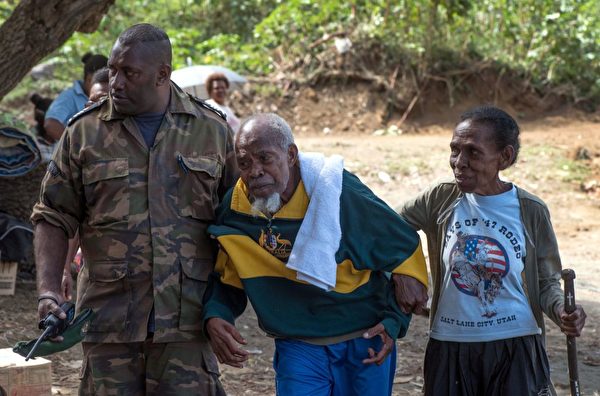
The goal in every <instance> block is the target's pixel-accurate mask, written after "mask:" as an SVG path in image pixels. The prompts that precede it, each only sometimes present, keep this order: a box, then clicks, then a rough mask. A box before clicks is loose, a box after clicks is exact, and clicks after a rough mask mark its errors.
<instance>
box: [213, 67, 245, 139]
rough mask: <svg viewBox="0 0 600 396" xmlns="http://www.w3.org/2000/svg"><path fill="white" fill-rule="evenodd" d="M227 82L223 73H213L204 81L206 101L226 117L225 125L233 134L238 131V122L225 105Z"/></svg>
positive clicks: (229, 108)
mask: <svg viewBox="0 0 600 396" xmlns="http://www.w3.org/2000/svg"><path fill="white" fill-rule="evenodd" d="M228 90H229V80H228V79H227V77H226V76H225V74H223V73H213V74H211V75H210V76H208V78H207V79H206V92H208V96H210V99H208V100H207V101H206V103H208V104H209V105H211V106H213V107H215V108H217V109H218V110H221V111H222V112H223V113H225V115H226V116H227V123H228V124H229V126H230V127H231V129H232V130H233V132H234V133H237V131H238V129H240V120H239V119H238V118H237V117H236V115H235V113H234V112H233V110H232V109H231V107H229V106H227V105H226V102H227V91H228Z"/></svg>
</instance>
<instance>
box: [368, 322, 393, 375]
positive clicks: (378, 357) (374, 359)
mask: <svg viewBox="0 0 600 396" xmlns="http://www.w3.org/2000/svg"><path fill="white" fill-rule="evenodd" d="M377 336H379V337H381V340H382V341H383V346H382V347H381V350H380V351H379V352H376V351H375V350H374V349H373V348H369V351H368V352H369V358H368V359H363V361H362V362H363V364H372V363H375V364H376V365H378V366H380V365H381V364H382V363H383V361H384V360H385V358H386V357H387V355H389V354H390V352H391V351H392V350H393V348H394V340H393V339H392V337H390V336H389V334H388V333H387V332H386V331H385V327H383V324H382V323H378V324H377V325H375V326H374V327H371V328H370V329H369V330H367V331H366V332H365V334H363V338H367V339H369V338H373V337H377Z"/></svg>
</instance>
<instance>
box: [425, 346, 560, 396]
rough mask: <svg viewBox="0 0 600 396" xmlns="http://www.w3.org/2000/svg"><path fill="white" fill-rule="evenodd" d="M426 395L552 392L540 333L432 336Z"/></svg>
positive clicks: (502, 395)
mask: <svg viewBox="0 0 600 396" xmlns="http://www.w3.org/2000/svg"><path fill="white" fill-rule="evenodd" d="M424 371H425V373H424V378H425V388H424V393H425V395H426V396H529V395H540V396H543V395H552V394H554V392H553V391H552V389H553V388H552V384H551V382H550V367H549V364H548V356H547V355H546V350H545V349H544V345H543V342H542V336H541V335H530V336H524V337H517V338H508V339H505V340H497V341H489V342H451V341H438V340H435V339H432V338H431V339H429V343H428V344H427V350H426V352H425V365H424Z"/></svg>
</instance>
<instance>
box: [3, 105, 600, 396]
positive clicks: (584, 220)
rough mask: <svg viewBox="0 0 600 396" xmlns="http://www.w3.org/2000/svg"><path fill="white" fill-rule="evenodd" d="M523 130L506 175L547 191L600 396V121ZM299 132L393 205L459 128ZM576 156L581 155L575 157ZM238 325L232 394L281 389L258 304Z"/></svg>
mask: <svg viewBox="0 0 600 396" xmlns="http://www.w3.org/2000/svg"><path fill="white" fill-rule="evenodd" d="M273 110H274V109H273ZM298 123H299V122H298ZM344 129H345V128H344ZM522 129H523V139H522V150H521V155H520V159H519V161H518V163H517V164H516V165H515V166H514V167H513V168H512V169H510V170H509V171H507V172H506V174H505V178H506V179H509V180H512V181H514V182H516V183H517V184H519V185H520V186H522V187H525V188H526V189H528V190H529V191H531V192H533V193H535V194H537V195H539V196H541V197H542V198H543V199H544V200H545V201H546V203H547V204H548V205H549V207H550V211H551V213H552V215H553V223H554V226H555V230H556V233H557V236H558V241H559V246H560V249H561V254H562V259H563V266H564V267H569V268H573V269H574V270H575V271H576V273H577V279H576V284H575V286H576V297H577V300H578V303H580V304H582V305H583V306H584V308H585V310H586V312H587V314H588V319H587V326H586V328H585V330H584V333H583V335H582V337H581V338H579V339H578V341H577V342H578V357H579V372H580V378H581V387H582V390H583V394H585V395H596V396H599V395H600V329H599V326H600V271H598V270H597V268H596V265H598V263H600V124H598V123H594V122H591V121H586V120H581V119H579V118H577V117H575V118H573V117H570V118H561V117H551V118H546V119H543V120H541V121H539V120H538V121H535V122H525V123H523V124H522ZM297 130H298V131H299V132H298V134H297V143H298V145H299V147H300V149H301V150H304V151H321V152H325V153H330V154H331V153H338V154H342V155H343V156H344V157H345V165H346V167H347V168H348V169H349V170H350V171H352V172H355V173H356V174H357V175H358V176H359V177H360V178H361V179H362V180H363V181H364V182H366V183H367V184H368V185H369V186H370V187H371V188H372V189H373V190H374V191H375V192H376V193H377V194H378V195H380V196H381V197H382V198H383V199H384V200H386V201H387V202H388V203H389V204H390V206H392V207H396V206H398V205H399V204H400V203H402V202H403V201H404V200H405V199H407V198H409V197H411V196H413V195H415V194H416V193H417V192H418V191H420V190H421V189H423V188H425V187H426V186H427V185H429V184H430V183H432V182H433V181H434V180H436V179H439V178H444V177H451V173H450V172H449V167H448V161H447V156H448V143H449V140H450V135H451V130H450V127H447V126H428V127H426V128H425V129H421V130H419V133H418V134H416V133H410V134H406V133H404V134H397V133H396V132H394V131H392V132H391V133H390V131H389V130H388V131H387V132H384V133H381V132H380V133H379V134H382V135H383V136H375V135H372V134H371V133H370V132H368V133H367V132H364V130H363V129H361V128H357V129H356V130H355V127H353V126H349V127H348V130H347V131H344V132H341V131H333V133H331V131H327V130H325V132H326V133H323V132H322V129H321V128H319V129H317V130H316V131H317V132H312V133H309V132H303V131H302V130H299V129H297ZM327 132H329V133H327ZM577 155H578V156H579V157H580V158H582V159H581V160H574V159H575V158H576V156H577ZM584 190H586V191H584ZM34 289H35V286H34V285H33V284H32V283H23V282H20V283H18V284H17V290H16V294H15V296H11V297H0V307H2V308H1V309H0V317H1V318H2V319H1V320H0V347H2V348H5V347H10V346H12V345H13V344H14V343H15V342H16V341H18V340H24V339H30V338H33V337H35V336H36V335H37V334H38V331H37V330H36V323H37V320H36V314H35V306H36V299H35V295H36V293H35V290H34ZM427 320H428V319H427V318H425V317H416V318H414V319H413V322H412V324H411V328H410V330H409V333H408V335H407V336H406V337H405V338H404V339H401V340H398V342H397V347H398V365H397V371H396V376H395V385H394V395H418V394H420V392H421V387H422V383H423V379H422V358H423V353H424V348H425V345H426V342H427V327H428V326H427ZM237 325H238V328H239V329H240V330H241V332H242V334H243V335H244V337H245V338H246V339H247V340H248V347H247V348H248V350H249V351H250V352H251V358H250V360H249V362H248V363H247V364H246V366H245V367H244V368H243V369H235V368H231V367H227V366H223V367H221V369H222V380H223V383H224V385H225V387H226V389H227V391H228V394H230V395H234V396H235V395H261V396H267V395H274V392H275V391H274V381H273V376H274V373H273V370H272V352H273V342H272V340H271V339H269V338H266V337H265V336H264V335H263V334H262V332H261V331H260V330H259V329H258V327H257V325H256V317H255V315H254V313H253V311H252V310H250V309H249V310H248V311H247V312H246V313H245V314H244V315H243V316H242V317H241V318H240V319H239V321H238V323H237ZM547 328H548V334H547V349H548V353H549V357H550V364H551V369H552V377H553V380H554V383H555V385H556V387H557V389H558V391H559V394H560V395H567V394H568V393H569V391H568V375H567V365H566V343H565V337H564V336H563V334H562V333H560V331H558V329H557V327H556V326H555V325H554V324H552V323H551V322H549V321H548V323H547ZM51 360H52V362H53V394H60V395H69V394H76V391H75V390H76V388H77V384H78V371H79V368H80V366H81V352H80V349H79V347H76V348H73V349H71V350H69V351H66V352H62V353H60V354H57V355H55V356H52V357H51Z"/></svg>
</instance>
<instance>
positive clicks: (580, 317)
mask: <svg viewBox="0 0 600 396" xmlns="http://www.w3.org/2000/svg"><path fill="white" fill-rule="evenodd" d="M557 313H558V317H559V318H560V330H561V331H562V332H563V333H565V334H566V335H568V336H573V337H579V336H580V335H581V330H583V326H585V319H586V318H587V314H586V313H585V311H584V310H583V307H582V306H581V305H579V304H576V305H575V311H573V312H571V313H570V314H568V313H566V312H565V308H564V306H562V305H561V306H560V307H559V308H558V309H557Z"/></svg>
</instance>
